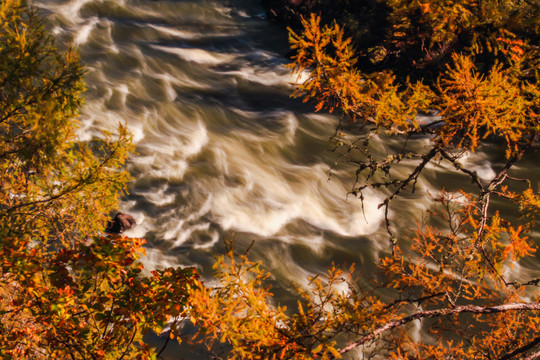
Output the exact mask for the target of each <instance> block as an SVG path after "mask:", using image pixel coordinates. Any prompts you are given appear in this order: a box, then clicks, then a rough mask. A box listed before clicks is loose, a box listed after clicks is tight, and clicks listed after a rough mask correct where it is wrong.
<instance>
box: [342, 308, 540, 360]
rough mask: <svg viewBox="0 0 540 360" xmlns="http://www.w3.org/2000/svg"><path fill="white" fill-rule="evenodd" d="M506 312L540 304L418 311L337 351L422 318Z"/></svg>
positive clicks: (527, 309) (536, 309) (530, 309)
mask: <svg viewBox="0 0 540 360" xmlns="http://www.w3.org/2000/svg"><path fill="white" fill-rule="evenodd" d="M507 311H540V303H508V304H504V305H498V306H493V307H482V306H476V305H463V306H457V307H455V308H451V309H449V308H446V309H437V310H428V311H420V312H418V313H416V314H412V315H409V316H405V317H403V318H401V319H399V320H395V321H390V322H388V323H386V324H385V325H383V326H381V327H379V328H377V329H375V330H374V331H372V332H371V333H369V334H368V335H365V336H364V337H362V338H361V339H359V340H357V341H355V342H353V343H351V344H349V345H348V346H346V347H344V348H342V349H340V350H339V353H340V354H345V353H347V352H349V351H351V350H353V349H354V348H357V347H358V346H360V345H363V344H365V343H367V342H369V341H371V340H373V339H375V338H376V337H377V336H379V335H381V334H383V333H385V332H387V331H390V330H392V329H395V328H397V327H399V326H402V325H405V324H407V323H410V322H411V321H414V320H421V319H424V318H438V317H442V316H447V315H454V314H461V313H473V314H496V313H501V312H507Z"/></svg>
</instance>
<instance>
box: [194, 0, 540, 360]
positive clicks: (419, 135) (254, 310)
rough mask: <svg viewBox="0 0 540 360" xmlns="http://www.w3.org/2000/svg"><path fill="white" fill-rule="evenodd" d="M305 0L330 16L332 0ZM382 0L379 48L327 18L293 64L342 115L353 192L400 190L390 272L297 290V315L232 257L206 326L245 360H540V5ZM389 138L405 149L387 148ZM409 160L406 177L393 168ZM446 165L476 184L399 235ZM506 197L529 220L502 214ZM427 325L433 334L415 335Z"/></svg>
mask: <svg viewBox="0 0 540 360" xmlns="http://www.w3.org/2000/svg"><path fill="white" fill-rule="evenodd" d="M305 3H306V4H307V5H305V4H304V5H305V7H304V8H315V9H316V8H317V6H318V4H319V5H320V4H323V5H320V6H322V8H323V9H324V4H326V3H327V2H325V1H323V0H321V1H306V2H305ZM366 3H367V2H366ZM382 3H384V4H385V6H386V7H387V8H388V13H387V14H388V17H387V19H386V21H387V22H388V23H389V26H388V27H386V28H384V31H386V32H385V34H383V36H382V37H379V38H380V39H381V40H380V43H379V44H376V46H374V47H372V48H370V49H365V48H361V47H360V48H355V44H356V43H361V42H358V41H356V42H355V41H354V40H352V39H350V38H348V37H347V36H346V35H345V31H344V29H343V27H342V26H341V24H338V23H337V22H332V23H329V22H328V21H327V22H326V23H325V22H324V21H323V18H321V16H319V15H316V14H313V13H312V14H309V15H308V16H306V17H303V18H302V19H301V23H302V27H303V28H302V31H301V32H295V31H293V30H290V42H291V47H292V49H293V50H294V52H295V53H294V56H293V61H292V63H291V64H290V65H289V67H290V68H292V69H293V70H294V71H296V72H298V73H299V79H300V78H306V80H305V81H303V82H302V83H299V84H296V91H295V93H294V96H297V97H302V98H303V100H304V101H310V102H313V104H314V107H315V109H316V110H317V111H322V110H327V111H329V112H333V113H337V115H338V116H339V117H340V119H341V122H340V125H339V127H338V129H337V130H336V133H335V135H334V137H333V138H334V140H335V141H336V151H338V152H339V154H340V156H342V157H343V158H344V159H346V160H348V161H351V162H353V163H355V164H356V165H357V166H358V169H357V172H356V180H357V182H356V184H355V185H354V188H353V190H352V191H351V193H352V194H354V195H358V196H359V197H360V198H361V199H363V196H362V192H363V190H364V189H366V188H370V187H371V188H382V189H383V190H384V192H385V194H386V199H385V200H384V201H383V202H382V203H381V204H380V207H381V208H383V210H385V214H386V227H387V231H388V234H389V238H390V242H389V249H388V252H387V253H386V254H383V255H382V256H381V258H380V259H379V260H378V262H377V267H378V271H377V274H364V275H363V276H362V277H361V278H355V271H354V269H352V270H348V271H342V270H339V269H338V267H334V268H332V269H330V270H329V271H328V273H327V274H325V275H324V276H322V275H321V276H318V277H316V278H314V279H311V282H310V287H309V288H308V289H298V293H299V297H300V299H301V300H300V301H299V302H298V304H297V307H296V308H295V309H284V308H282V307H280V306H278V305H275V304H273V301H274V300H273V299H272V294H271V293H270V289H269V288H267V287H266V285H265V284H266V283H265V281H264V280H265V278H266V277H268V276H269V274H268V273H266V272H264V271H263V270H261V265H260V264H254V263H251V262H250V261H249V260H248V259H247V257H246V256H245V255H241V256H237V255H235V254H234V253H233V252H229V254H228V256H227V257H225V258H220V259H219V261H218V264H217V269H216V271H217V277H218V279H219V280H220V285H219V286H218V287H216V288H215V289H213V290H210V289H203V288H202V286H199V289H198V290H196V291H194V292H193V294H192V297H191V300H192V301H194V302H195V303H194V304H192V305H191V306H192V307H193V312H192V316H194V317H195V318H196V319H197V321H198V324H200V326H201V328H202V329H203V330H204V331H207V332H208V333H209V334H210V335H211V337H212V338H213V339H215V340H217V341H221V342H226V343H227V344H228V345H229V346H230V348H231V354H232V357H233V358H237V359H240V358H247V359H333V358H339V357H341V356H342V355H344V354H346V353H348V352H350V351H353V350H354V351H357V353H356V355H353V356H357V357H359V358H362V356H364V358H371V356H375V357H378V358H392V359H533V358H537V357H538V356H540V337H539V334H540V325H539V324H540V314H539V311H540V303H539V301H540V297H539V295H540V294H539V293H538V286H539V285H540V279H537V278H526V277H523V275H522V274H520V273H518V272H514V271H513V270H514V269H515V268H516V267H519V264H520V263H521V261H526V260H527V258H530V257H531V256H534V255H535V251H536V248H537V246H538V245H537V240H538V239H537V235H535V232H534V229H535V218H536V215H537V214H538V213H539V210H540V195H539V193H538V191H537V190H538V189H536V188H535V186H536V181H537V179H534V178H529V179H522V178H518V177H516V176H515V175H514V169H515V167H516V166H515V165H516V164H519V162H520V161H522V160H523V158H526V157H528V156H530V155H529V154H530V153H531V149H533V148H534V147H536V146H537V143H538V134H539V130H540V123H539V109H540V107H539V101H540V90H539V89H538V83H539V75H538V65H539V63H540V61H539V59H540V54H539V48H538V39H539V38H540V32H539V18H540V17H539V16H538V15H539V11H540V10H539V5H538V4H537V3H536V2H532V1H512V0H505V1H489V0H487V1H468V0H467V1H454V2H451V1H450V2H448V1H446V2H444V1H442V2H441V1H431V0H422V1H393V0H386V1H382ZM308 5H309V6H308ZM327 6H330V5H328V4H327ZM350 23H351V22H349V28H348V29H347V31H348V34H351V32H352V31H353V30H351V27H350ZM352 35H357V34H352ZM358 37H359V36H356V37H355V38H356V39H358ZM372 38H377V37H372ZM366 57H368V58H370V61H371V62H372V64H371V65H369V66H366V65H365V64H366V62H365V61H364V60H365V58H366ZM360 60H362V61H360ZM422 69H425V76H422V72H421V70H422ZM405 71H410V73H411V76H410V77H409V76H408V74H406V75H404V72H405ZM301 75H307V76H301ZM376 137H386V138H389V137H392V139H395V140H400V141H401V144H402V146H397V147H395V149H397V150H394V151H395V152H393V153H386V154H380V153H379V154H378V153H375V152H374V151H373V150H372V149H373V147H372V146H371V140H372V139H373V138H376ZM416 139H420V140H421V141H420V142H417V141H416ZM426 139H427V140H429V141H428V142H426V141H425V140H426ZM426 143H427V144H428V145H425V144H426ZM488 147H489V149H490V150H488V151H490V152H491V153H492V155H494V156H496V155H498V156H499V159H503V160H499V161H500V162H499V163H496V164H495V165H494V170H495V175H494V176H493V177H492V178H490V179H485V178H481V177H480V176H479V175H478V174H477V173H476V172H475V171H474V170H473V169H470V168H467V166H465V165H464V164H465V163H464V162H463V161H462V158H463V156H464V155H466V154H470V153H473V152H478V151H484V150H485V149H486V148H488ZM388 149H392V147H388ZM389 151H392V150H389ZM496 153H497V154H496ZM501 162H502V163H501ZM403 165H406V166H408V169H409V170H408V173H407V174H406V175H405V176H403V175H402V174H403V173H402V172H401V173H400V172H397V171H395V170H394V169H395V167H397V166H401V170H402V169H403ZM433 165H435V166H440V165H445V166H446V168H447V170H448V171H454V172H455V173H456V174H457V175H458V176H460V177H461V178H462V179H463V180H464V181H463V188H461V189H457V190H455V191H444V190H443V191H441V193H440V194H439V195H436V196H433V197H432V200H433V201H434V205H433V208H432V209H431V210H430V211H429V212H427V213H426V214H425V216H424V218H422V219H418V222H419V225H418V229H417V230H416V232H415V233H414V234H412V235H410V236H408V235H406V233H407V230H408V229H395V226H394V225H393V222H392V213H391V212H390V209H391V206H392V200H394V199H396V198H399V197H400V196H401V195H402V194H403V193H404V192H407V191H410V192H411V193H414V190H415V187H416V184H417V182H418V179H419V178H420V176H421V174H422V173H423V171H424V170H425V168H426V167H428V166H433ZM468 184H472V185H468ZM494 199H496V200H497V201H498V203H499V204H501V203H504V204H506V206H508V207H510V208H512V209H515V214H510V215H509V214H508V213H509V212H508V211H506V212H504V213H503V212H502V211H500V209H499V208H497V209H495V208H493V205H492V204H493V203H494ZM516 214H519V216H515V215H516ZM415 323H416V324H420V326H421V328H422V329H423V331H425V333H424V334H425V335H422V336H421V337H419V336H415V335H414V334H415V333H414V332H413V331H409V330H410V329H411V327H412V325H413V324H415Z"/></svg>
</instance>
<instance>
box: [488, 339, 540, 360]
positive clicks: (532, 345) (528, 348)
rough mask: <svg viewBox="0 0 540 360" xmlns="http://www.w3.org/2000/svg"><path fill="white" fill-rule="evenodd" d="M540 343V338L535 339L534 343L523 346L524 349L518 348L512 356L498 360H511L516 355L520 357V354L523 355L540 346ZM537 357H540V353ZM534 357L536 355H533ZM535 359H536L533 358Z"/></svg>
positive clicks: (505, 356)
mask: <svg viewBox="0 0 540 360" xmlns="http://www.w3.org/2000/svg"><path fill="white" fill-rule="evenodd" d="M539 343H540V337H537V338H536V339H534V340H533V341H531V342H530V343H528V344H526V345H523V346H522V347H520V348H517V349H516V350H514V351H512V352H511V353H510V354H506V355H504V356H503V357H500V358H499V359H498V360H509V359H512V358H513V357H514V356H516V355H519V354H522V353H524V352H525V351H527V350H530V349H532V348H534V347H535V346H536V345H538V344H539ZM536 354H537V355H539V354H540V353H536ZM532 355H534V354H532ZM533 359H534V358H533Z"/></svg>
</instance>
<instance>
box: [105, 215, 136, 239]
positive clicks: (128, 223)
mask: <svg viewBox="0 0 540 360" xmlns="http://www.w3.org/2000/svg"><path fill="white" fill-rule="evenodd" d="M135 225H137V223H136V222H135V219H134V218H133V216H131V215H128V214H124V213H121V212H119V213H118V214H116V216H115V217H114V219H113V220H112V221H109V223H108V224H107V229H105V231H106V232H108V233H111V234H121V233H123V232H124V231H126V230H129V229H131V228H132V227H133V226H135Z"/></svg>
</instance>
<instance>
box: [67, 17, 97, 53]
mask: <svg viewBox="0 0 540 360" xmlns="http://www.w3.org/2000/svg"><path fill="white" fill-rule="evenodd" d="M98 22H99V19H98V18H97V17H96V16H93V17H91V18H90V19H88V21H87V23H86V24H85V25H83V26H81V27H80V28H79V29H78V30H77V31H76V32H75V39H74V40H73V43H74V44H75V45H78V46H80V45H83V44H85V43H86V42H87V41H88V37H89V36H90V33H91V32H92V30H94V28H95V27H96V25H97V23H98Z"/></svg>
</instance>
